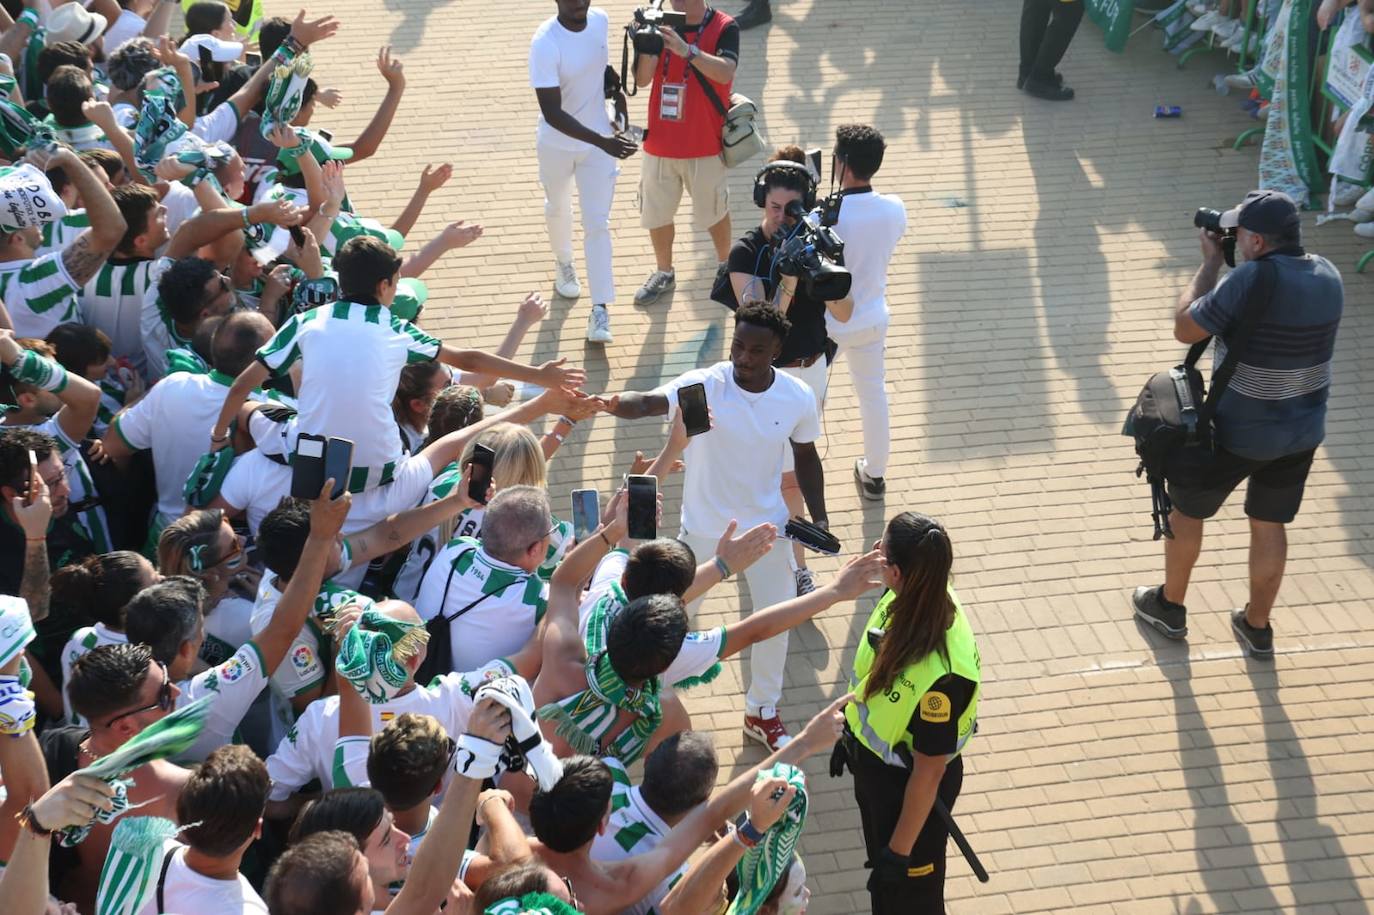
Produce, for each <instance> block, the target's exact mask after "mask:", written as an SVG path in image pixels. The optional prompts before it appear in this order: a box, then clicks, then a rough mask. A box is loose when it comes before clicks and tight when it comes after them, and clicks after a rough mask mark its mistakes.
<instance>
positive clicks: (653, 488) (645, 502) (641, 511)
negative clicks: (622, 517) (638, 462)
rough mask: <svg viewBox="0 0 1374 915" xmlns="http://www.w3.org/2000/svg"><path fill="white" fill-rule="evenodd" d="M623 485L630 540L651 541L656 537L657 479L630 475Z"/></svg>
mask: <svg viewBox="0 0 1374 915" xmlns="http://www.w3.org/2000/svg"><path fill="white" fill-rule="evenodd" d="M625 483H626V487H627V489H628V490H629V492H628V494H627V500H626V501H627V502H628V503H629V505H628V508H627V519H628V521H629V535H630V539H631V540H653V539H654V538H655V537H657V536H658V477H652V476H648V475H646V474H637V473H636V474H630V475H629V476H628V477H626V478H625Z"/></svg>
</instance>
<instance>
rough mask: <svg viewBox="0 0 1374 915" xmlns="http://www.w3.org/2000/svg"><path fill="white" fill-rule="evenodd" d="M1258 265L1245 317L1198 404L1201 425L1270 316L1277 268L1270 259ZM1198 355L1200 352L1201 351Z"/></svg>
mask: <svg viewBox="0 0 1374 915" xmlns="http://www.w3.org/2000/svg"><path fill="white" fill-rule="evenodd" d="M1255 266H1256V267H1257V268H1258V274H1259V276H1258V277H1256V279H1255V285H1254V287H1252V288H1251V290H1250V296H1249V298H1248V301H1247V303H1246V307H1245V309H1244V310H1243V312H1242V317H1243V318H1245V320H1244V321H1243V322H1239V326H1238V327H1237V328H1236V333H1235V335H1234V336H1233V337H1232V338H1231V342H1230V343H1229V344H1228V345H1227V347H1226V358H1225V359H1223V360H1221V365H1219V366H1217V367H1216V370H1215V371H1214V372H1212V383H1211V385H1210V387H1209V389H1208V391H1207V399H1206V400H1204V401H1203V402H1202V406H1200V407H1199V408H1198V412H1197V419H1198V426H1199V427H1205V426H1207V425H1208V424H1209V423H1210V422H1211V420H1212V417H1213V416H1214V415H1216V411H1217V404H1218V402H1220V400H1221V395H1222V394H1224V393H1225V392H1226V388H1227V386H1228V385H1229V384H1230V383H1231V376H1232V375H1234V374H1235V373H1236V367H1237V366H1238V365H1239V363H1240V356H1241V353H1242V352H1243V351H1244V349H1245V345H1246V344H1247V343H1249V342H1250V338H1251V336H1253V335H1254V333H1255V331H1256V330H1257V329H1258V328H1259V325H1260V324H1261V322H1263V320H1264V319H1265V318H1266V317H1267V316H1268V314H1269V308H1270V305H1271V304H1272V303H1273V301H1274V289H1275V288H1276V287H1277V286H1278V268H1277V267H1275V266H1274V264H1273V262H1272V261H1269V260H1267V259H1266V260H1259V261H1256V262H1255ZM1208 339H1209V340H1210V339H1211V338H1210V337H1209V338H1208ZM1206 344H1207V340H1203V341H1200V342H1199V343H1194V344H1193V347H1194V349H1195V348H1197V347H1198V346H1202V347H1204V348H1205V347H1206ZM1188 355H1189V356H1192V350H1189V352H1188ZM1199 355H1201V354H1200V353H1199ZM1193 361H1194V362H1195V361H1196V360H1193Z"/></svg>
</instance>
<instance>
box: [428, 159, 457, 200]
mask: <svg viewBox="0 0 1374 915" xmlns="http://www.w3.org/2000/svg"><path fill="white" fill-rule="evenodd" d="M452 177H453V166H452V165H449V164H448V163H447V162H445V163H444V164H443V165H426V166H425V168H424V171H422V172H420V187H422V188H424V190H425V192H426V193H428V194H432V193H434V192H435V191H437V190H439V188H441V187H443V186H444V185H445V184H447V183H448V179H450V178H452Z"/></svg>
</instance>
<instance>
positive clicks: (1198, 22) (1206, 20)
mask: <svg viewBox="0 0 1374 915" xmlns="http://www.w3.org/2000/svg"><path fill="white" fill-rule="evenodd" d="M1220 18H1221V13H1218V12H1217V11H1216V10H1208V11H1207V12H1205V13H1203V14H1202V15H1201V16H1199V17H1198V18H1196V19H1194V20H1193V21H1192V22H1190V23H1188V28H1190V29H1192V30H1193V31H1194V32H1205V31H1207V30H1208V29H1210V28H1211V27H1212V26H1213V25H1215V24H1216V22H1217V20H1218V19H1220Z"/></svg>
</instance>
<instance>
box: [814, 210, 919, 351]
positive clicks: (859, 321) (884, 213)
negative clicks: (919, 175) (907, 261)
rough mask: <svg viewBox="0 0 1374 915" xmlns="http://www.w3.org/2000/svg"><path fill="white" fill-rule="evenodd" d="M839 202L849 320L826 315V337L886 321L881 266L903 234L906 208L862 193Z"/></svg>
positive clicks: (884, 275) (884, 280) (884, 277)
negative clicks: (851, 279) (851, 311)
mask: <svg viewBox="0 0 1374 915" xmlns="http://www.w3.org/2000/svg"><path fill="white" fill-rule="evenodd" d="M841 200H842V201H843V202H842V203H841V204H840V218H839V221H838V222H836V223H835V232H836V233H837V234H838V235H839V236H840V238H841V239H843V240H844V265H845V267H846V268H847V269H848V270H849V272H850V273H852V274H853V275H854V282H853V284H852V285H851V286H850V289H849V295H850V297H851V298H852V299H853V300H854V314H852V315H850V317H849V320H848V321H843V322H841V321H837V320H835V316H834V315H832V314H831V313H830V310H829V309H826V312H825V326H826V328H827V330H828V331H829V333H830V335H831V336H832V337H834V336H837V335H839V336H842V335H844V334H853V333H857V332H859V331H861V330H868V329H869V328H870V327H876V326H878V325H879V324H882V323H884V322H885V321H887V315H888V311H887V265H888V262H889V261H890V260H892V252H893V251H895V250H896V248H897V242H898V241H900V240H901V238H902V235H903V234H904V233H905V232H906V205H905V204H903V203H902V201H901V198H900V197H895V196H893V195H892V194H879V193H877V192H876V191H868V192H865V193H858V194H856V193H846V194H845V195H844V197H842V198H841Z"/></svg>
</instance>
